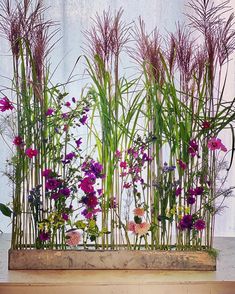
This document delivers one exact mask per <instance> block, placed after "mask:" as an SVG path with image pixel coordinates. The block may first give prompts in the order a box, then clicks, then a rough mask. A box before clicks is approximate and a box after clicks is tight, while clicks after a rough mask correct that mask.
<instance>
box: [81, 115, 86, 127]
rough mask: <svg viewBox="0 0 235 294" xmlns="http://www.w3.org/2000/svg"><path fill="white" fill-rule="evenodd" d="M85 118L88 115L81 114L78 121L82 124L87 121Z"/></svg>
mask: <svg viewBox="0 0 235 294" xmlns="http://www.w3.org/2000/svg"><path fill="white" fill-rule="evenodd" d="M87 118H88V116H87V115H83V116H82V117H81V118H80V120H79V121H80V123H81V124H82V125H85V123H86V121H87Z"/></svg>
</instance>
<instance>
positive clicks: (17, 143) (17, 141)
mask: <svg viewBox="0 0 235 294" xmlns="http://www.w3.org/2000/svg"><path fill="white" fill-rule="evenodd" d="M13 144H14V145H15V146H21V145H22V144H23V139H22V138H21V137H20V136H16V137H15V138H14V140H13Z"/></svg>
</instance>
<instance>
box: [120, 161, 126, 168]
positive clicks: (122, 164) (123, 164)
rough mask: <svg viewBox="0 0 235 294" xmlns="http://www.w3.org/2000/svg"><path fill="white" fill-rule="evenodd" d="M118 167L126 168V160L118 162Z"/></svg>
mask: <svg viewBox="0 0 235 294" xmlns="http://www.w3.org/2000/svg"><path fill="white" fill-rule="evenodd" d="M120 167H121V168H124V169H126V168H127V162H126V161H122V162H120Z"/></svg>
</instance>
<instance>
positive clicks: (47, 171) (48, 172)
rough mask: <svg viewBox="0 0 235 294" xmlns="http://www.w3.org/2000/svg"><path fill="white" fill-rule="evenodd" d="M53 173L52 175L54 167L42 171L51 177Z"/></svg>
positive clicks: (47, 176) (46, 176)
mask: <svg viewBox="0 0 235 294" xmlns="http://www.w3.org/2000/svg"><path fill="white" fill-rule="evenodd" d="M51 175H52V169H50V168H47V169H44V171H43V172H42V176H43V177H45V178H50V177H51Z"/></svg>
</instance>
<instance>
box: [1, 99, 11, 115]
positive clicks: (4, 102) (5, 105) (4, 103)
mask: <svg viewBox="0 0 235 294" xmlns="http://www.w3.org/2000/svg"><path fill="white" fill-rule="evenodd" d="M12 109H14V106H13V105H12V102H11V101H10V100H9V99H8V98H7V97H3V98H2V99H0V111H1V112H5V111H6V110H12Z"/></svg>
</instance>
